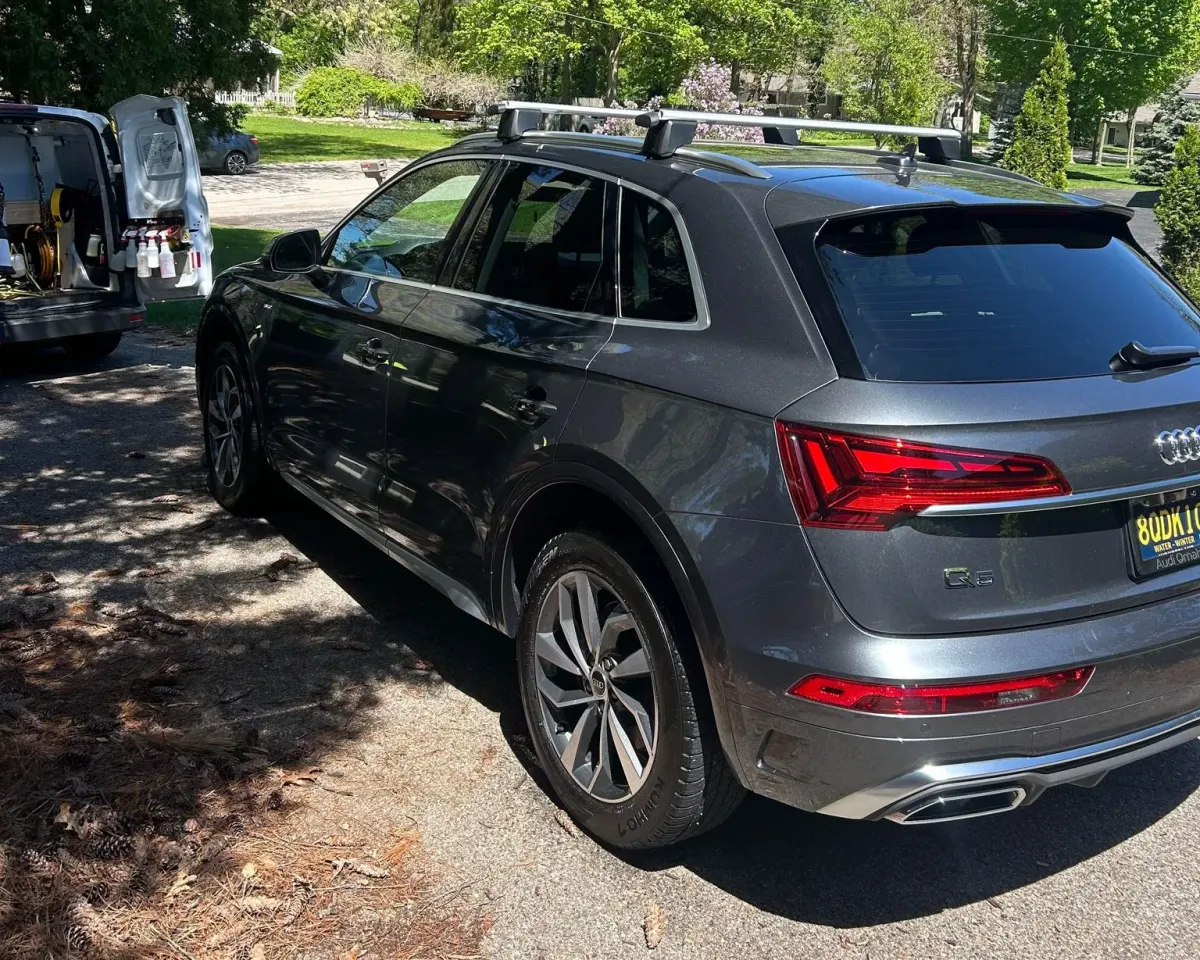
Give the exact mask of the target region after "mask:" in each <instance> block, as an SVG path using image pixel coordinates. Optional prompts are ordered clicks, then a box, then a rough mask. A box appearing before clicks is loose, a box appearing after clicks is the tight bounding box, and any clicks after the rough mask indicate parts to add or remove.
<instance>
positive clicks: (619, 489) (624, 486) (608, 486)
mask: <svg viewBox="0 0 1200 960" xmlns="http://www.w3.org/2000/svg"><path fill="white" fill-rule="evenodd" d="M585 461H586V462H585ZM622 474H623V471H621V470H620V468H619V467H617V466H616V465H615V464H613V463H611V461H607V460H606V459H605V458H604V457H602V456H600V455H599V454H597V453H596V452H595V451H590V450H586V449H582V448H571V449H567V450H566V451H564V450H563V448H559V449H558V450H557V451H556V456H555V460H554V462H553V463H550V464H547V465H546V466H543V467H540V468H538V469H536V470H535V471H534V472H532V473H531V474H528V475H527V476H526V477H525V478H524V479H523V480H522V482H521V483H520V484H519V485H518V486H517V487H516V489H515V490H514V491H513V493H512V495H511V496H510V497H509V498H508V500H507V501H506V503H505V506H504V509H503V512H502V514H501V516H500V517H499V519H498V522H497V524H496V527H495V536H494V537H493V539H492V546H491V550H490V552H489V559H490V563H489V569H490V570H491V585H490V591H491V601H492V611H493V621H494V625H495V626H496V628H497V629H498V630H500V631H501V632H502V633H504V634H505V635H506V636H509V637H515V636H516V634H517V629H518V625H519V623H520V618H521V610H520V605H519V598H518V597H517V595H516V590H515V585H514V578H515V573H514V570H513V558H512V548H511V535H512V531H513V529H514V528H515V526H516V524H517V521H518V519H519V518H520V515H521V511H522V510H523V509H524V507H525V506H526V505H527V504H528V503H529V502H530V500H532V499H533V498H534V496H535V495H536V494H538V493H541V492H542V491H544V490H546V489H547V488H549V487H552V486H555V485H557V484H560V483H573V484H578V485H580V486H585V487H588V488H590V489H591V490H594V491H595V492H596V493H599V494H601V495H603V496H605V497H607V498H608V499H609V500H611V501H612V502H613V503H615V504H616V505H617V506H618V507H619V508H620V509H621V510H623V511H624V512H625V514H626V515H627V516H628V517H630V518H631V519H632V520H633V522H634V523H635V524H636V525H637V527H638V529H639V530H641V532H642V533H643V535H644V536H645V537H646V538H647V539H648V540H649V541H650V543H651V545H652V546H653V547H654V550H655V553H656V554H657V555H658V558H659V559H660V560H661V561H662V563H663V566H664V567H665V568H666V570H667V573H668V575H669V576H670V578H671V583H672V585H673V586H674V587H675V590H676V593H678V595H679V597H680V598H681V600H682V601H683V605H684V611H685V614H686V616H687V618H688V624H689V625H690V626H691V628H692V632H693V635H694V636H695V638H696V646H697V648H698V650H699V653H700V662H701V664H702V665H703V667H704V677H705V681H706V683H707V684H708V693H709V700H710V702H711V703H712V706H713V715H714V718H715V720H716V725H717V733H718V735H719V737H720V740H721V746H722V748H723V749H724V751H725V754H726V756H727V757H728V758H729V761H730V766H731V768H732V769H733V770H734V771H735V772H736V774H737V777H738V779H739V780H741V781H742V784H743V786H745V780H744V777H743V775H742V772H741V765H740V764H739V763H738V762H737V751H736V749H735V747H734V735H733V730H732V727H731V724H730V717H729V707H728V704H727V701H726V696H725V688H726V685H727V684H728V683H730V681H731V670H730V665H729V658H728V655H727V652H726V646H725V639H724V636H723V635H722V633H721V630H720V626H719V624H718V622H717V615H716V610H715V609H714V607H713V605H712V602H711V600H710V599H709V597H708V593H707V591H706V590H705V589H704V586H703V582H702V580H701V579H700V576H699V574H698V572H697V570H696V568H695V565H694V563H693V562H692V558H691V556H690V554H689V553H688V551H687V548H686V547H685V546H684V544H683V542H682V539H681V538H680V537H679V535H678V533H677V532H676V531H675V528H674V526H673V525H672V524H671V521H670V518H669V517H668V516H667V514H666V513H665V512H663V511H662V510H659V509H658V507H657V505H656V504H655V503H654V501H653V499H652V498H651V497H650V495H649V493H647V492H646V491H645V490H644V489H643V488H642V487H641V485H640V484H639V483H638V482H637V481H636V480H635V479H634V478H633V477H631V476H627V475H625V476H621V475H622ZM618 476H620V477H621V479H618Z"/></svg>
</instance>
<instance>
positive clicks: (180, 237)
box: [0, 95, 212, 357]
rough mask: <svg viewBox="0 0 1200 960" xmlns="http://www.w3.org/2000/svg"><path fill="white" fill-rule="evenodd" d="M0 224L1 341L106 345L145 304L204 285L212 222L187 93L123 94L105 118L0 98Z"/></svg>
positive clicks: (82, 350) (132, 323) (200, 291)
mask: <svg viewBox="0 0 1200 960" xmlns="http://www.w3.org/2000/svg"><path fill="white" fill-rule="evenodd" d="M0 227H2V231H0V349H3V347H4V345H8V344H15V343H28V342H42V343H48V342H56V343H61V344H62V345H63V347H64V348H66V350H67V351H68V353H72V354H75V355H77V356H81V357H98V356H104V355H106V354H108V353H111V352H112V351H113V350H114V349H115V348H116V346H117V344H118V342H119V341H120V339H121V334H122V333H123V332H124V331H126V330H130V329H134V328H136V327H137V326H139V325H140V324H141V323H142V321H143V320H144V319H145V307H144V304H146V303H150V302H152V301H158V300H180V299H186V298H190V297H204V296H207V295H208V293H209V291H210V290H211V289H212V229H211V225H210V224H209V221H208V204H207V203H206V202H205V200H204V193H203V190H202V187H201V181H200V166H199V161H198V156H197V152H196V144H195V141H194V140H193V138H192V128H191V125H190V124H189V122H188V115H187V108H186V106H185V105H184V102H183V100H181V99H180V98H179V97H150V96H144V95H142V96H136V97H130V98H129V99H128V100H123V101H122V102H121V103H119V104H117V105H116V106H115V107H113V108H112V110H111V121H110V119H109V118H108V117H105V116H103V115H102V114H98V113H87V112H85V111H82V110H72V109H68V108H65V107H47V106H36V105H32V104H24V103H3V102H0ZM5 238H6V239H7V245H6V244H5V242H4V239H5Z"/></svg>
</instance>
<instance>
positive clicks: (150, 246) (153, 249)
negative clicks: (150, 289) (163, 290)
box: [146, 230, 158, 273]
mask: <svg viewBox="0 0 1200 960" xmlns="http://www.w3.org/2000/svg"><path fill="white" fill-rule="evenodd" d="M146 266H147V267H149V268H150V272H151V273H153V272H154V271H155V270H157V269H158V231H157V230H149V231H147V232H146Z"/></svg>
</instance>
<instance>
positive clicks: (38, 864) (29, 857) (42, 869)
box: [21, 850, 58, 877]
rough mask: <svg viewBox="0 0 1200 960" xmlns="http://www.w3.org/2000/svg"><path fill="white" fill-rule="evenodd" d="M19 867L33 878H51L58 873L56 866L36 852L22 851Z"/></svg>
mask: <svg viewBox="0 0 1200 960" xmlns="http://www.w3.org/2000/svg"><path fill="white" fill-rule="evenodd" d="M21 866H22V868H23V869H25V870H26V871H28V872H29V873H30V874H31V875H33V876H35V877H52V876H54V875H55V874H56V873H58V864H57V863H56V862H55V861H54V860H51V859H50V858H49V857H48V856H46V855H45V854H44V853H41V852H39V851H37V850H26V851H24V852H23V853H22V854H21Z"/></svg>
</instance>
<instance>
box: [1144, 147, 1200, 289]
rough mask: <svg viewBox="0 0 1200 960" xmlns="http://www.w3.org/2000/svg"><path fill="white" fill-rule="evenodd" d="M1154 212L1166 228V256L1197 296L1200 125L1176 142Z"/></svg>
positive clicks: (1166, 262)
mask: <svg viewBox="0 0 1200 960" xmlns="http://www.w3.org/2000/svg"><path fill="white" fill-rule="evenodd" d="M1174 160H1175V166H1174V167H1173V168H1172V170H1171V172H1170V173H1168V174H1167V179H1166V183H1164V184H1163V188H1162V195H1161V196H1160V197H1159V200H1158V203H1157V204H1156V205H1155V207H1154V215H1155V217H1157V218H1158V223H1159V226H1160V227H1161V228H1162V247H1161V253H1162V260H1163V264H1164V265H1165V266H1166V267H1167V269H1168V270H1170V271H1171V273H1173V274H1174V275H1175V277H1176V279H1177V280H1179V281H1180V283H1181V284H1182V285H1183V286H1184V287H1186V288H1187V289H1188V291H1189V292H1190V293H1191V294H1192V296H1193V297H1195V296H1197V295H1198V294H1200V289H1197V286H1196V284H1197V281H1198V280H1200V127H1196V126H1190V127H1188V128H1187V129H1186V130H1184V132H1183V135H1182V136H1180V138H1179V141H1178V142H1177V143H1176V144H1175V156H1174Z"/></svg>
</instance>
